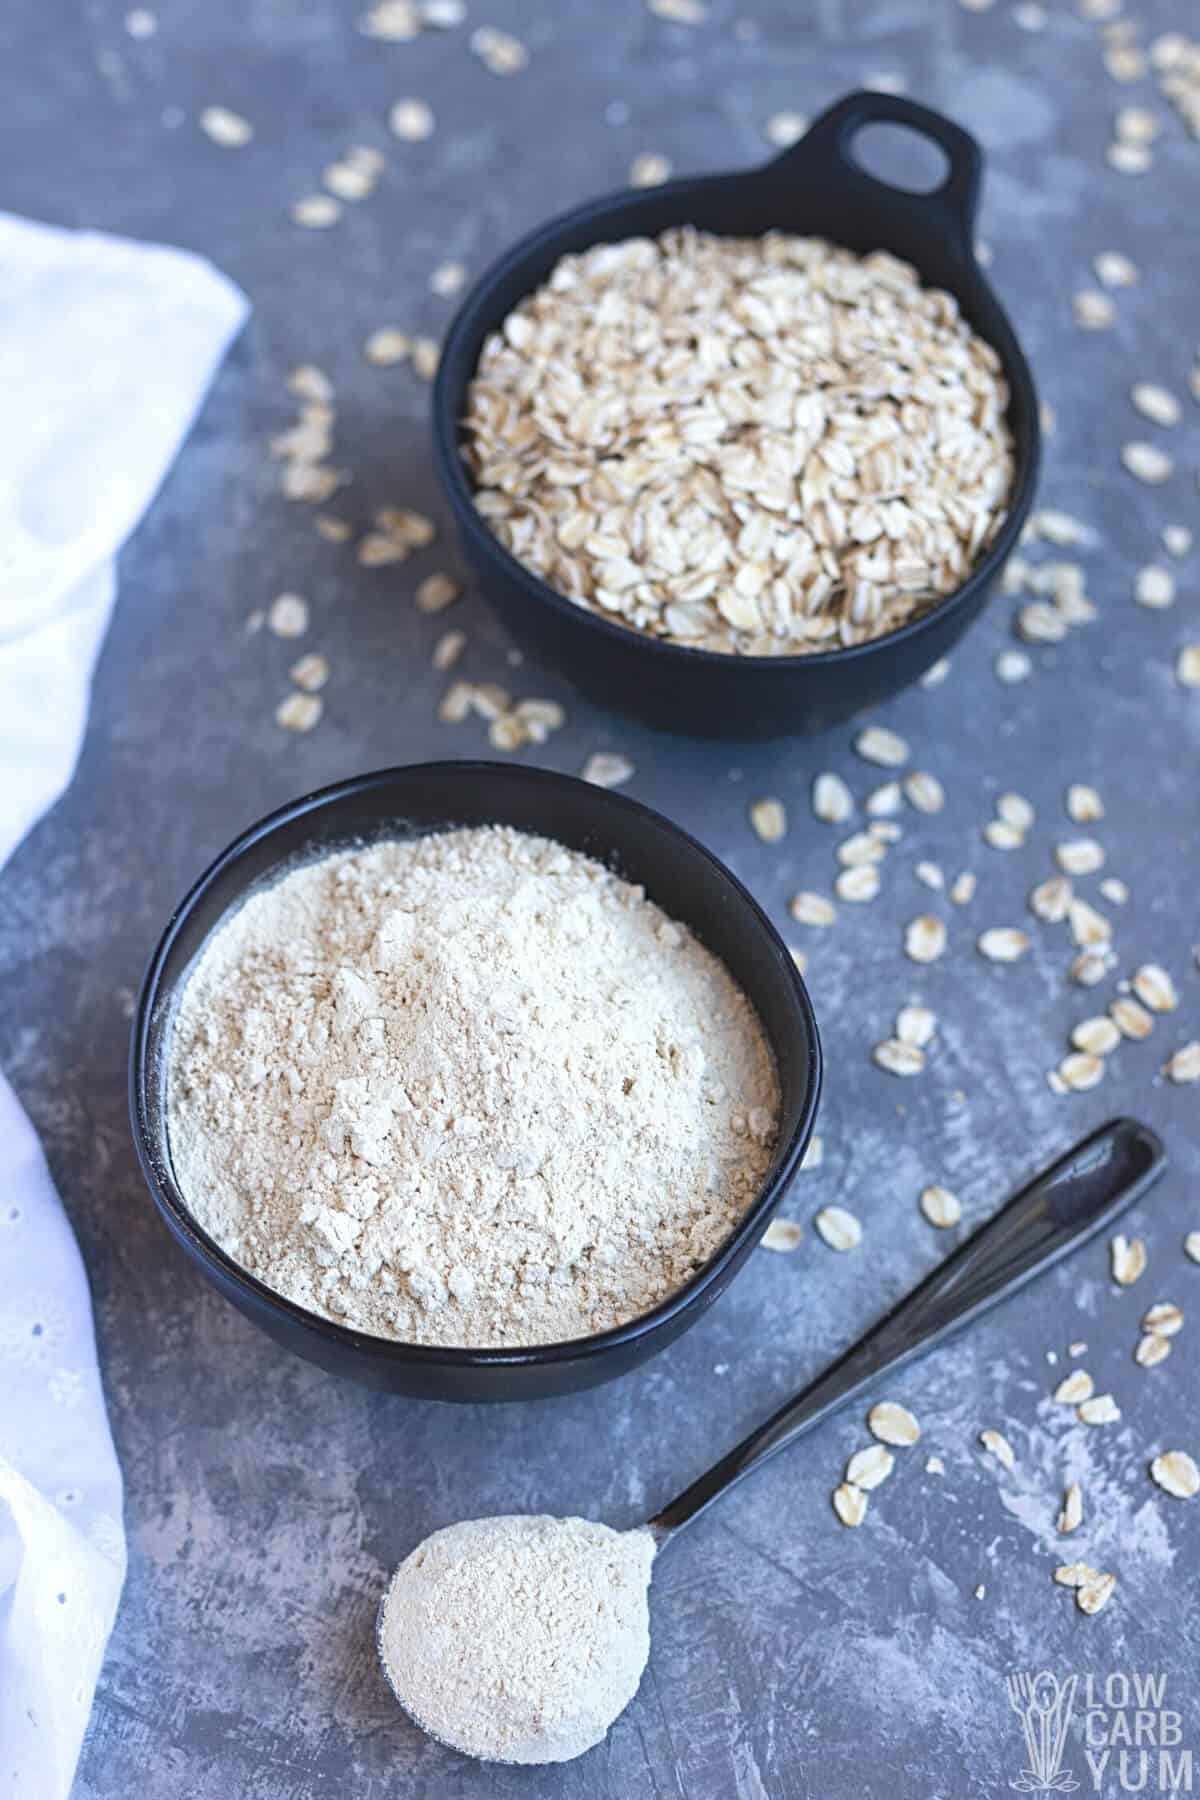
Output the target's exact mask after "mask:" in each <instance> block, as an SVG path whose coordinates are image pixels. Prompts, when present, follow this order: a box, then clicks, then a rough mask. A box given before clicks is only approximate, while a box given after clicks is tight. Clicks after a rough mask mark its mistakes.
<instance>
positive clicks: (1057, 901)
mask: <svg viewBox="0 0 1200 1800" xmlns="http://www.w3.org/2000/svg"><path fill="white" fill-rule="evenodd" d="M1072 897H1073V894H1072V888H1071V883H1070V882H1069V881H1068V880H1067V878H1066V876H1065V875H1052V876H1050V878H1049V879H1048V880H1047V881H1041V882H1039V883H1038V885H1037V887H1035V888H1034V890H1033V892H1032V893H1031V894H1030V896H1029V910H1030V912H1031V913H1034V914H1035V915H1036V916H1037V917H1038V918H1039V919H1044V920H1045V921H1046V923H1047V924H1048V925H1060V924H1061V923H1062V921H1063V920H1064V919H1065V918H1066V916H1067V913H1068V912H1069V911H1070V907H1071V900H1072Z"/></svg>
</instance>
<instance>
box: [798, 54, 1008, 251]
mask: <svg viewBox="0 0 1200 1800" xmlns="http://www.w3.org/2000/svg"><path fill="white" fill-rule="evenodd" d="M877 124H886V125H906V126H907V127H908V128H909V130H911V131H915V132H918V133H920V134H921V135H922V136H924V137H928V138H932V139H933V141H934V143H935V144H937V145H938V146H939V148H940V149H942V150H943V151H945V154H946V159H947V161H948V163H949V169H948V171H947V174H946V179H945V180H944V181H943V182H942V184H941V186H940V187H937V188H934V190H933V191H932V193H928V194H921V193H913V192H912V190H911V189H908V188H896V187H893V186H892V185H891V184H890V183H889V182H886V181H880V180H879V178H878V177H877V176H875V175H872V174H870V172H869V171H868V170H867V169H865V168H863V166H862V164H861V163H860V162H858V161H856V160H855V158H854V156H853V155H852V154H851V150H852V146H853V142H854V139H855V137H856V136H857V135H858V133H859V132H860V131H861V130H862V128H863V126H864V125H877ZM766 168H767V172H768V173H770V174H771V175H784V176H791V175H801V174H802V175H803V176H804V178H805V180H806V181H813V180H817V181H822V182H827V183H828V184H829V185H830V186H833V187H835V188H838V189H840V190H841V191H842V192H845V193H847V194H848V195H849V196H853V195H854V194H855V193H856V192H857V193H864V194H865V193H873V194H875V195H876V196H878V194H879V193H880V192H881V191H882V192H883V193H885V194H887V195H888V197H889V199H890V200H891V203H892V204H893V205H894V206H904V207H908V208H911V209H912V212H913V213H914V215H915V216H917V217H918V218H920V219H921V220H922V221H923V222H924V223H925V224H926V225H927V226H929V227H931V228H932V229H934V230H936V231H938V232H940V233H941V235H942V237H943V239H944V240H945V241H947V242H948V243H949V245H950V247H951V248H952V249H953V251H954V252H955V253H956V254H957V255H958V256H960V257H962V258H963V259H964V260H966V261H968V262H970V261H973V260H974V256H975V251H974V236H975V209H976V206H977V205H978V203H979V184H980V180H981V177H982V174H983V155H982V152H981V151H980V148H979V145H978V144H977V143H976V142H975V139H974V138H973V137H972V136H971V134H970V132H969V131H964V130H963V129H962V127H961V125H955V124H954V122H953V120H951V119H948V118H946V116H945V114H944V113H939V112H934V110H933V108H932V107H929V106H922V105H921V104H920V102H919V101H917V100H909V99H907V98H906V96H905V95H903V94H879V93H871V92H869V91H866V90H864V91H862V92H861V93H857V94H847V95H846V97H845V99H844V100H839V101H837V102H836V104H835V105H833V106H831V107H830V108H829V110H828V111H827V112H823V113H822V114H821V116H820V118H818V119H815V120H814V121H813V123H812V125H810V126H809V129H808V130H807V131H806V132H805V134H804V136H803V137H802V138H801V139H800V141H799V143H797V144H793V145H792V146H791V147H790V148H789V149H787V150H785V151H784V152H783V154H782V155H781V156H777V157H775V158H774V160H773V161H772V162H770V163H768V164H767V165H766Z"/></svg>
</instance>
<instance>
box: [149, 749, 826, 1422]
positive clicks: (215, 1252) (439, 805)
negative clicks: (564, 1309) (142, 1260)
mask: <svg viewBox="0 0 1200 1800" xmlns="http://www.w3.org/2000/svg"><path fill="white" fill-rule="evenodd" d="M492 824H501V825H511V826H514V827H516V828H517V829H519V830H522V831H530V832H536V833H540V834H542V835H543V836H546V837H551V838H556V839H557V840H558V841H559V842H560V843H563V844H567V845H569V846H570V847H571V848H572V849H575V850H581V851H583V852H585V853H586V854H587V855H589V856H594V857H596V858H598V859H599V860H600V861H602V862H604V863H606V864H607V865H608V866H609V867H611V868H613V869H615V870H616V871H617V872H618V873H619V874H620V875H622V876H623V877H625V878H626V879H628V880H630V881H636V882H641V883H642V884H643V885H644V886H645V888H646V890H647V892H648V893H649V894H650V896H651V898H652V899H654V900H656V901H657V902H658V904H659V905H660V906H662V907H663V908H664V909H665V911H666V912H668V913H669V914H670V915H671V916H672V917H673V918H676V919H680V920H682V921H683V922H684V923H685V924H687V925H689V926H690V927H691V928H692V930H693V931H694V932H695V934H696V936H697V937H698V938H699V939H700V941H701V942H702V943H703V944H705V945H706V946H707V947H708V949H710V950H711V951H713V952H714V954H715V955H717V956H719V957H720V958H721V960H722V961H723V962H724V963H725V965H726V967H727V968H728V969H729V970H730V972H731V974H732V975H733V976H734V978H735V980H737V981H738V982H739V983H740V985H741V987H742V988H743V990H744V991H745V992H746V993H747V994H748V995H749V997H750V999H751V1000H752V1001H753V1003H754V1005H755V1007H756V1008H757V1009H758V1015H759V1018H760V1019H761V1020H762V1023H763V1027H764V1029H765V1031H766V1033H767V1037H768V1039H769V1041H770V1044H771V1047H772V1050H773V1052H774V1055H775V1062H776V1067H777V1069H778V1074H779V1083H780V1088H781V1092H782V1106H781V1123H780V1131H779V1142H778V1145H777V1147H776V1151H775V1156H774V1159H773V1161H772V1163H771V1168H770V1171H769V1172H768V1175H767V1178H766V1180H765V1181H764V1183H763V1188H762V1192H761V1193H760V1194H759V1196H758V1198H757V1200H756V1201H755V1202H754V1205H753V1206H752V1207H751V1208H750V1210H749V1212H748V1213H747V1214H746V1216H745V1217H744V1218H743V1220H742V1221H741V1223H740V1224H739V1225H738V1226H737V1228H736V1229H735V1230H734V1231H733V1232H732V1233H731V1235H730V1236H729V1238H728V1239H727V1240H726V1242H725V1243H724V1244H723V1245H722V1246H721V1248H720V1249H719V1250H718V1251H717V1252H716V1254H715V1255H714V1256H713V1257H712V1259H711V1260H710V1261H709V1262H708V1263H707V1264H706V1265H705V1266H704V1268H703V1269H701V1270H700V1271H699V1272H698V1273H697V1274H696V1275H695V1276H693V1278H692V1280H691V1281H690V1282H688V1284H687V1286H686V1287H684V1288H682V1289H681V1290H680V1292H679V1293H677V1294H674V1295H672V1296H671V1298H670V1299H669V1300H666V1301H664V1302H663V1304H662V1305H661V1306H658V1307H656V1308H655V1309H654V1311H653V1312H649V1313H646V1314H645V1315H644V1317H642V1318H639V1319H635V1320H633V1322H632V1323H631V1324H628V1325H621V1326H618V1327H617V1328H616V1329H615V1330H612V1331H604V1332H599V1333H597V1334H596V1335H595V1336H593V1337H585V1338H578V1339H575V1340H574V1341H572V1342H569V1343H563V1344H539V1345H536V1346H534V1347H533V1348H531V1349H528V1350H471V1349H462V1350H456V1349H443V1348H440V1347H433V1346H427V1345H420V1344H401V1343H396V1342H393V1341H391V1340H390V1339H387V1338H379V1337H372V1336H370V1335H368V1334H367V1333H365V1332H361V1331H352V1330H350V1329H349V1328H348V1327H346V1326H343V1325H336V1324H333V1323H332V1322H330V1321H329V1320H327V1319H322V1318H319V1317H318V1316H317V1315H316V1314H314V1313H310V1312H307V1311H306V1310H305V1309H304V1308H303V1307H301V1306H297V1305H295V1304H294V1303H293V1302H292V1301H290V1300H285V1299H283V1298H282V1297H281V1296H280V1295H279V1294H276V1293H274V1292H273V1291H272V1289H270V1288H268V1287H266V1286H265V1285H264V1284H263V1283H262V1282H261V1281H258V1280H256V1279H255V1277H254V1276H252V1275H249V1274H247V1273H246V1271H245V1270H244V1269H241V1268H239V1267H238V1265H237V1263H235V1262H234V1261H233V1260H232V1258H231V1257H229V1256H227V1255H226V1254H225V1252H224V1251H223V1250H221V1249H220V1248H219V1247H218V1246H217V1245H216V1244H215V1243H214V1242H213V1240H212V1239H211V1238H210V1237H208V1236H207V1234H206V1233H205V1232H203V1231H202V1230H201V1229H200V1227H199V1226H198V1225H197V1223H196V1221H195V1220H194V1219H193V1217H192V1215H191V1213H190V1212H189V1210H188V1205H187V1201H186V1200H185V1198H184V1196H183V1195H182V1194H181V1193H180V1191H179V1187H178V1185H177V1184H176V1181H175V1176H174V1172H173V1170H172V1167H171V1152H170V1145H169V1143H168V1137H167V1117H166V1105H165V1101H166V1068H167V1056H166V1052H167V1047H168V1042H169V1037H170V1032H171V1026H172V1021H173V1017H174V1012H175V1002H176V1000H177V998H178V996H179V994H180V992H181V990H182V986H183V983H184V981H185V979H186V976H187V973H188V969H189V967H190V965H191V963H192V960H193V958H194V957H195V956H196V954H197V952H198V951H199V949H200V948H201V945H202V944H203V943H204V941H205V939H206V937H207V936H208V934H209V933H210V932H211V931H212V930H213V928H214V926H216V925H217V924H219V923H220V921H221V919H222V918H223V917H224V916H225V915H226V913H227V912H228V911H229V910H230V908H231V907H235V906H237V905H238V903H239V902H240V901H241V900H243V899H244V898H245V896H246V894H247V893H248V891H249V890H250V889H251V888H253V887H255V886H257V885H259V884H261V883H263V882H266V881H269V880H271V879H272V878H273V877H275V876H278V875H279V874H280V873H282V871H283V869H284V867H285V866H287V865H292V866H294V865H295V863H296V862H297V861H298V860H300V859H302V858H305V857H310V856H315V855H319V854H321V853H322V852H325V851H329V850H332V849H334V848H336V847H337V846H339V845H346V844H349V843H355V842H363V841H372V840H378V839H380V838H396V837H412V836H421V835H424V834H426V833H428V832H433V831H442V830H445V829H447V828H449V827H452V826H458V825H468V826H469V825H492ZM820 1088H821V1050H820V1044H819V1041H818V1038H817V1028H816V1024H815V1022H814V1019H813V1014H812V1007H811V1005H810V1004H809V999H808V995H807V993H806V992H805V989H804V984H803V982H802V981H801V979H800V976H799V974H798V972H797V970H796V966H795V964H794V962H793V961H792V958H791V956H790V955H789V953H788V950H787V948H786V946H785V945H784V943H783V942H782V940H781V939H780V937H779V934H778V933H777V932H776V930H775V928H774V926H773V925H772V924H771V921H770V920H769V919H768V918H767V916H766V914H765V913H764V912H763V911H762V909H761V907H760V906H759V905H758V903H757V902H756V901H755V900H754V899H753V898H752V897H751V895H750V894H748V893H747V891H746V889H745V888H744V887H743V886H742V885H741V883H740V882H739V881H737V880H735V879H734V877H733V876H732V875H731V874H730V873H729V870H728V869H726V868H725V867H724V866H723V865H722V864H721V863H719V862H718V861H717V859H716V857H715V856H713V855H712V853H711V851H708V850H706V849H705V848H704V846H703V845H702V844H699V843H697V842H696V840H695V838H693V837H689V836H688V834H687V833H686V832H685V831H681V830H680V829H679V827H678V826H677V825H672V824H671V823H670V821H669V820H667V819H664V818H663V817H662V816H661V815H660V814H659V813H655V812H651V811H650V809H649V808H648V807H645V806H640V805H638V803H637V802H636V801H634V800H628V799H626V798H625V797H624V796H623V795H620V794H613V793H609V792H608V791H607V790H605V789H603V788H598V787H592V786H590V785H589V784H588V783H587V782H584V781H576V780H574V779H573V778H572V777H570V776H568V775H555V774H552V773H550V772H549V771H547V770H544V769H531V768H522V767H519V766H509V765H505V764H499V763H486V762H447V763H420V764H416V765H414V766H412V767H411V768H403V769H383V770H380V771H379V772H378V773H376V774H373V775H360V776H358V777H356V778H355V779H354V780H352V781H341V782H338V783H337V784H336V785H335V786H333V787H328V788H323V789H322V790H321V791H320V792H319V793H316V794H309V795H308V796H307V797H306V798H304V799H302V800H296V801H293V802H292V804H291V805H290V806H285V807H282V808H281V809H280V811H279V812H276V813H272V814H271V815H270V817H269V818H266V819H263V820H261V821H260V823H259V824H257V825H252V826H251V827H250V829H249V830H248V831H245V832H243V833H242V835H241V837H239V838H238V839H237V840H236V841H235V842H234V843H233V844H231V845H230V847H229V849H228V850H226V851H225V852H224V853H223V854H222V855H221V856H219V857H218V858H217V860H216V861H215V862H214V863H213V864H212V866H211V867H210V868H209V869H207V870H206V871H205V873H204V874H203V875H202V876H201V877H200V879H199V881H198V882H197V883H196V885H195V887H193V889H192V890H191V892H190V893H189V894H188V895H187V897H186V898H185V899H184V900H183V901H182V903H181V904H180V905H179V906H178V907H177V908H176V910H175V912H174V913H173V914H172V917H171V921H170V923H169V924H168V926H167V928H166V931H165V932H164V933H163V936H162V940H161V942H160V943H159V945H158V948H157V949H156V951H155V952H154V955H153V957H152V958H151V961H150V965H149V968H148V969H147V971H146V976H145V979H144V981H143V983H142V991H141V995H140V997H139V1000H138V1007H137V1013H136V1015H135V1018H134V1025H133V1040H132V1046H131V1053H130V1069H129V1104H130V1113H131V1117H132V1121H133V1135H134V1142H135V1144H136V1146H137V1153H138V1158H139V1160H140V1162H141V1165H142V1171H143V1173H144V1175H145V1177H146V1180H147V1182H148V1183H149V1186H150V1191H151V1193H152V1194H153V1196H154V1199H155V1201H156V1203H157V1205H158V1209H159V1211H160V1213H161V1214H162V1216H163V1218H164V1219H165V1220H166V1223H167V1226H168V1227H169V1229H170V1231H171V1234H172V1236H173V1237H174V1238H175V1239H176V1241H177V1242H178V1243H179V1244H181V1245H182V1246H183V1248H184V1250H185V1251H186V1252H187V1254H188V1255H189V1256H190V1257H191V1258H192V1260H193V1262H195V1263H196V1264H197V1265H198V1266H199V1267H200V1269H201V1270H202V1271H203V1272H204V1274H205V1275H207V1277H208V1278H209V1280H210V1281H212V1282H213V1283H214V1284H215V1285H216V1287H218V1288H219V1289H220V1291H221V1293H222V1294H224V1296H225V1298H226V1299H227V1300H231V1301H232V1302H233V1304H234V1305H235V1306H236V1307H238V1308H239V1309H240V1310H241V1311H242V1312H243V1313H245V1314H246V1316H247V1318H249V1319H253V1321H254V1322H255V1324H257V1325H261V1326H262V1328H263V1329H264V1330H265V1331H267V1332H269V1333H270V1334H271V1336H272V1337H273V1338H275V1339H276V1340H277V1341H278V1342H279V1343H281V1344H283V1345H285V1346H286V1347H287V1348H288V1349H289V1350H294V1351H295V1352H296V1353H297V1354H298V1355H300V1356H304V1357H307V1358H308V1359H309V1360H310V1361H312V1362H315V1363H319V1364H320V1365H321V1367H322V1368H325V1369H330V1370H332V1371H333V1372H334V1373H335V1374H339V1375H352V1376H354V1377H356V1378H357V1379H358V1380H360V1381H365V1382H368V1383H370V1384H371V1385H372V1386H374V1387H382V1388H388V1389H390V1390H391V1391H392V1392H394V1393H398V1394H412V1395H415V1396H417V1397H418V1398H420V1399H425V1400H472V1401H474V1400H530V1399H535V1398H539V1397H541V1396H544V1395H550V1394H566V1393H570V1392H572V1391H573V1390H574V1389H576V1388H585V1387H592V1386H594V1385H595V1384H596V1383H598V1382H601V1381H610V1380H612V1378H613V1377H614V1376H617V1375H622V1374H624V1373H625V1371H626V1370H627V1369H632V1368H634V1367H635V1366H636V1365H637V1364H638V1363H640V1362H644V1361H645V1359H646V1358H647V1357H648V1356H653V1355H654V1354H655V1353H656V1352H657V1351H659V1350H662V1349H664V1348H665V1347H666V1345H667V1344H669V1343H670V1342H671V1341H672V1339H674V1338H676V1337H678V1336H679V1334H680V1332H681V1331H685V1330H686V1329H687V1327H688V1326H689V1325H692V1324H694V1323H695V1321H696V1320H697V1319H698V1318H699V1317H700V1315H701V1313H703V1312H704V1310H705V1308H706V1307H708V1306H711V1305H712V1302H713V1301H714V1300H715V1299H716V1298H717V1296H718V1295H719V1294H720V1293H722V1292H723V1290H724V1289H725V1287H726V1286H727V1285H728V1283H729V1282H730V1281H731V1280H732V1278H733V1276H734V1275H735V1274H736V1273H737V1271H738V1270H739V1269H740V1268H741V1266H742V1264H743V1263H744V1262H745V1260H746V1258H747V1257H748V1256H749V1254H750V1252H751V1251H752V1250H753V1249H754V1247H755V1245H756V1244H757V1243H758V1241H759V1239H760V1238H761V1236H762V1234H763V1232H764V1230H765V1229H766V1226H767V1223H768V1221H769V1220H770V1217H771V1214H772V1213H773V1212H774V1210H775V1207H776V1205H777V1204H778V1202H779V1200H780V1198H781V1196H782V1195H783V1192H784V1190H785V1189H786V1187H787V1185H788V1183H789V1182H790V1180H791V1179H792V1176H793V1175H794V1174H795V1172H796V1170H797V1168H798V1167H799V1165H800V1159H801V1157H802V1156H803V1155H804V1149H805V1146H806V1144H807V1143H808V1139H809V1134H810V1133H811V1131H812V1125H813V1119H814V1117H815V1115H816V1110H817V1100H818V1097H819V1094H820Z"/></svg>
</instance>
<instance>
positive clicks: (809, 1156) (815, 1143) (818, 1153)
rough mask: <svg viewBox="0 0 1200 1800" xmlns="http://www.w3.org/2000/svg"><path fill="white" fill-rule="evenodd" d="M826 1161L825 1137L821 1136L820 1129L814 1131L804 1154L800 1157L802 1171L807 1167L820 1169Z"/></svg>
mask: <svg viewBox="0 0 1200 1800" xmlns="http://www.w3.org/2000/svg"><path fill="white" fill-rule="evenodd" d="M824 1161H825V1139H824V1138H823V1137H822V1136H821V1134H820V1132H819V1131H818V1132H814V1133H813V1135H812V1137H810V1138H809V1140H808V1147H807V1149H806V1150H805V1152H804V1155H803V1156H802V1157H801V1158H800V1168H801V1171H803V1170H805V1169H819V1168H820V1167H821V1164H822V1163H823V1162H824Z"/></svg>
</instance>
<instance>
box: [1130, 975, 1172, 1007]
mask: <svg viewBox="0 0 1200 1800" xmlns="http://www.w3.org/2000/svg"><path fill="white" fill-rule="evenodd" d="M1133 991H1134V993H1135V994H1136V995H1137V997H1138V999H1139V1000H1140V1001H1141V1002H1142V1005H1143V1006H1148V1007H1149V1008H1150V1011H1151V1012H1156V1013H1166V1012H1174V1011H1175V1008H1176V1007H1177V1006H1178V1005H1179V995H1178V993H1177V992H1176V988H1175V983H1174V982H1173V981H1172V980H1171V977H1170V976H1169V975H1168V974H1167V971H1166V970H1165V969H1164V968H1162V967H1161V966H1160V965H1159V964H1158V963H1143V964H1142V966H1141V968H1140V969H1138V970H1137V971H1136V972H1135V974H1134V977H1133Z"/></svg>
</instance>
